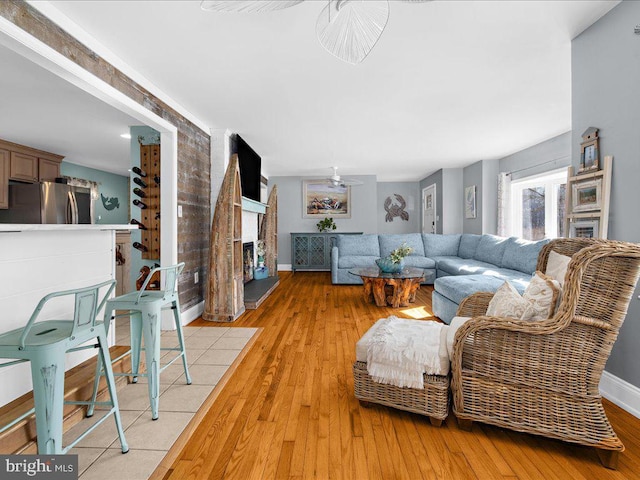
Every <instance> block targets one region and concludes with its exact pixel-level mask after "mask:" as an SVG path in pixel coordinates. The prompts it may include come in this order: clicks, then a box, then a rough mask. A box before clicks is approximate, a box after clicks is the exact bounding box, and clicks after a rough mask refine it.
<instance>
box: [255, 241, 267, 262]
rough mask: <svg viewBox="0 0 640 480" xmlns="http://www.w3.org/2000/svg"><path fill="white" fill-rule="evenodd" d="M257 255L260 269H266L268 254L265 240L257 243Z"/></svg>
mask: <svg viewBox="0 0 640 480" xmlns="http://www.w3.org/2000/svg"><path fill="white" fill-rule="evenodd" d="M256 253H257V254H258V267H264V255H265V253H267V252H266V249H265V245H264V240H258V241H257V242H256Z"/></svg>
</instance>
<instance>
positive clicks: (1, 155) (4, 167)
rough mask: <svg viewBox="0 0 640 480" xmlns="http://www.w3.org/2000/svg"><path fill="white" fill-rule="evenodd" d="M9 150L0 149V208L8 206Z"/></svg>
mask: <svg viewBox="0 0 640 480" xmlns="http://www.w3.org/2000/svg"><path fill="white" fill-rule="evenodd" d="M9 157H10V152H9V150H4V149H0V208H3V209H6V208H9Z"/></svg>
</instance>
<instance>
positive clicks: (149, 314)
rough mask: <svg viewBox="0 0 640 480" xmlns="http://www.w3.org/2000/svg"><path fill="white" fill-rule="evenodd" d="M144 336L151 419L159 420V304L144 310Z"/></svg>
mask: <svg viewBox="0 0 640 480" xmlns="http://www.w3.org/2000/svg"><path fill="white" fill-rule="evenodd" d="M141 313H142V334H143V336H144V352H145V360H146V362H147V375H148V376H147V380H148V387H149V402H150V403H151V419H152V420H157V419H158V398H159V397H160V328H161V321H162V308H161V306H160V305H159V304H156V305H153V306H152V305H150V306H149V307H148V308H143V309H142V310H141Z"/></svg>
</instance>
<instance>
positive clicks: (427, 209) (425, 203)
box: [422, 183, 437, 233]
mask: <svg viewBox="0 0 640 480" xmlns="http://www.w3.org/2000/svg"><path fill="white" fill-rule="evenodd" d="M436 220H437V218H436V185H435V183H434V184H433V185H430V186H428V187H427V188H424V189H423V190H422V233H436Z"/></svg>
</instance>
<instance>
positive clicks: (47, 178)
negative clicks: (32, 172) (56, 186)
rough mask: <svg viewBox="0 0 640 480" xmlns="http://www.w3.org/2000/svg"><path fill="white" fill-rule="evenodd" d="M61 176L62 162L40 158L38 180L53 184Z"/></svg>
mask: <svg viewBox="0 0 640 480" xmlns="http://www.w3.org/2000/svg"><path fill="white" fill-rule="evenodd" d="M59 176H60V162H56V161H54V160H49V159H48V158H38V180H39V181H41V182H53V181H55V179H56V178H58V177H59Z"/></svg>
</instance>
